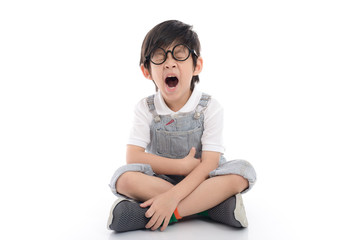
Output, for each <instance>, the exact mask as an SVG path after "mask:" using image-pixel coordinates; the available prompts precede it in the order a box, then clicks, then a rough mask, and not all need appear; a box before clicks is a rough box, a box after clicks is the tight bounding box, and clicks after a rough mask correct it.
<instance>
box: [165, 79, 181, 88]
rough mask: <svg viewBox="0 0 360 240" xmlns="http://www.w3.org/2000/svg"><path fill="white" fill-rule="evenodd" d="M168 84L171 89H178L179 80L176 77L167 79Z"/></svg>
mask: <svg viewBox="0 0 360 240" xmlns="http://www.w3.org/2000/svg"><path fill="white" fill-rule="evenodd" d="M166 84H167V85H168V86H169V87H171V88H172V87H176V85H177V84H178V79H177V78H176V77H168V78H166Z"/></svg>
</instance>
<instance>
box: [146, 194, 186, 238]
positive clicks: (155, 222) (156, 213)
mask: <svg viewBox="0 0 360 240" xmlns="http://www.w3.org/2000/svg"><path fill="white" fill-rule="evenodd" d="M178 204H179V201H178V200H176V199H175V198H174V197H172V196H171V195H170V194H169V192H166V193H163V194H160V195H158V196H156V197H154V198H151V199H149V200H148V201H146V202H144V203H142V204H140V207H143V208H145V207H149V206H151V207H150V208H149V209H148V210H147V212H146V213H145V217H147V218H151V219H150V221H149V222H148V223H147V224H146V226H145V227H146V228H151V230H153V231H154V230H156V229H158V228H159V227H160V226H161V224H163V225H162V227H161V229H160V230H161V231H164V230H165V229H166V227H167V226H168V225H169V221H170V218H171V216H172V214H173V213H174V211H175V209H176V207H177V205H178Z"/></svg>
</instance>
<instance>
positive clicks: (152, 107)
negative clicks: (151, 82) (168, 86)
mask: <svg viewBox="0 0 360 240" xmlns="http://www.w3.org/2000/svg"><path fill="white" fill-rule="evenodd" d="M154 98H155V95H151V96H148V97H147V98H146V102H147V105H148V108H149V111H150V112H151V114H152V115H153V117H154V121H155V122H160V120H161V119H160V116H159V115H158V114H157V112H156V108H155V103H154Z"/></svg>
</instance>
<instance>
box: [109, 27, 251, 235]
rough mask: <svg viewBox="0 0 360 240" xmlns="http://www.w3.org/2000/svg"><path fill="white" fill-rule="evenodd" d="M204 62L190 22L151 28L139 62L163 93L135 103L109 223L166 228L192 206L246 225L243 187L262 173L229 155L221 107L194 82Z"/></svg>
mask: <svg viewBox="0 0 360 240" xmlns="http://www.w3.org/2000/svg"><path fill="white" fill-rule="evenodd" d="M202 66H203V59H202V57H201V56H200V42H199V39H198V36H197V34H196V33H195V32H194V31H192V27H191V26H189V25H187V24H184V23H182V22H180V21H175V20H173V21H166V22H163V23H160V24H158V25H157V26H155V27H154V28H153V29H152V30H151V31H150V32H149V33H148V34H147V35H146V37H145V39H144V41H143V45H142V49H141V58H140V68H141V70H142V72H143V74H144V76H145V78H147V79H149V80H152V81H153V82H154V83H155V86H156V90H157V93H156V94H155V95H153V96H150V97H147V98H144V99H143V100H142V101H140V102H139V103H138V105H137V106H136V109H135V120H134V125H133V128H132V131H131V135H130V139H129V141H128V146H127V155H126V161H127V165H125V166H122V167H120V168H119V169H118V170H117V171H116V172H115V174H114V175H113V177H112V179H111V182H110V188H111V189H112V191H113V193H114V194H115V195H117V196H119V199H118V200H117V201H115V203H114V204H113V206H112V208H111V212H110V216H109V220H108V228H109V229H112V230H115V231H117V232H124V231H130V230H136V229H144V228H147V229H149V228H151V230H156V229H158V228H159V227H161V231H163V230H165V229H166V227H167V226H168V224H169V223H175V222H177V221H178V220H179V219H181V218H182V217H186V216H190V215H194V214H200V215H204V216H207V217H209V218H211V219H213V220H215V221H218V222H221V223H224V224H227V225H231V226H234V227H247V219H246V214H245V209H244V206H243V203H242V198H241V194H240V193H244V192H245V191H248V190H249V189H250V188H251V187H252V186H253V185H254V183H255V181H256V173H255V170H254V168H253V167H252V166H251V165H250V163H248V162H246V161H244V160H233V161H228V162H227V161H226V160H225V158H224V157H223V152H224V147H223V145H222V128H223V126H222V125H223V110H222V107H221V106H220V105H219V103H218V102H217V101H216V100H215V99H213V98H211V96H209V95H207V94H204V93H201V92H199V91H197V90H196V88H195V84H196V83H197V82H198V81H199V77H198V75H199V73H200V72H201V70H202ZM140 203H141V204H140Z"/></svg>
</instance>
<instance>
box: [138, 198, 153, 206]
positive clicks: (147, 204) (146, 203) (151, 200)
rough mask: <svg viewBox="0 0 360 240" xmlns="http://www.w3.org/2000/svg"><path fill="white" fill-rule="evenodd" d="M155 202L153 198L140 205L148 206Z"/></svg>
mask: <svg viewBox="0 0 360 240" xmlns="http://www.w3.org/2000/svg"><path fill="white" fill-rule="evenodd" d="M153 202H154V199H153V198H151V199H149V200H147V201H146V202H143V203H142V204H140V207H142V208H146V207H149V206H151V205H152V203H153Z"/></svg>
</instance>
